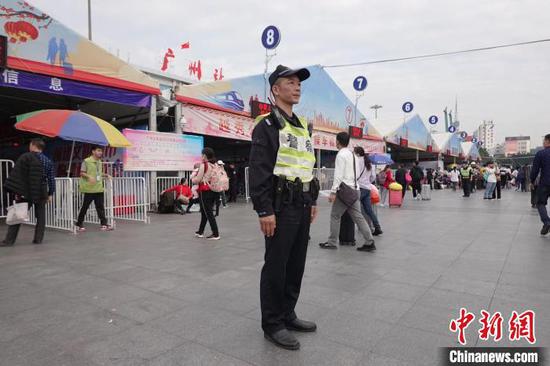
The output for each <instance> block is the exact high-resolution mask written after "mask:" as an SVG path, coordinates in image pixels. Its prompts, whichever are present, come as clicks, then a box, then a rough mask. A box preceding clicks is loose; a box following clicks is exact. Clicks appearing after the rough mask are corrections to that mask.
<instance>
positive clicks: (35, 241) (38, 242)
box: [32, 240, 42, 245]
mask: <svg viewBox="0 0 550 366" xmlns="http://www.w3.org/2000/svg"><path fill="white" fill-rule="evenodd" d="M32 243H33V244H37V245H38V244H42V242H41V241H38V240H33V241H32Z"/></svg>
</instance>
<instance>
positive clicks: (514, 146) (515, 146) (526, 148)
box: [504, 136, 531, 156]
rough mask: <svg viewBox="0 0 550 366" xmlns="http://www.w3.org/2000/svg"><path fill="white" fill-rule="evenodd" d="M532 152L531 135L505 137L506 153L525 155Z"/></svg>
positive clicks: (507, 154) (508, 154) (506, 154)
mask: <svg viewBox="0 0 550 366" xmlns="http://www.w3.org/2000/svg"><path fill="white" fill-rule="evenodd" d="M530 152H531V137H530V136H512V137H506V138H505V139H504V155H505V156H513V155H524V154H529V153H530Z"/></svg>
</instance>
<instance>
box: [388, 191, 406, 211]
mask: <svg viewBox="0 0 550 366" xmlns="http://www.w3.org/2000/svg"><path fill="white" fill-rule="evenodd" d="M402 203H403V193H402V192H401V191H394V190H390V205H389V206H390V207H401V204H402Z"/></svg>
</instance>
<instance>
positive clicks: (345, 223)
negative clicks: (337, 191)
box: [339, 211, 355, 245]
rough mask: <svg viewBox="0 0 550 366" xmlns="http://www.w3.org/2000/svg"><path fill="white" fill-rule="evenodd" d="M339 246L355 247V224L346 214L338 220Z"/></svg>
mask: <svg viewBox="0 0 550 366" xmlns="http://www.w3.org/2000/svg"><path fill="white" fill-rule="evenodd" d="M339 239H340V245H355V223H354V222H353V220H352V219H351V216H350V215H349V214H348V212H347V211H346V212H344V214H343V215H342V219H341V220H340V237H339Z"/></svg>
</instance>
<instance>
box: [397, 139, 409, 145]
mask: <svg viewBox="0 0 550 366" xmlns="http://www.w3.org/2000/svg"><path fill="white" fill-rule="evenodd" d="M399 146H403V147H407V146H409V140H407V139H404V138H403V137H401V138H399Z"/></svg>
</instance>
